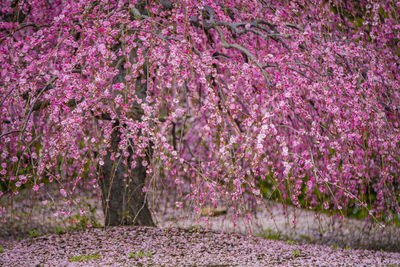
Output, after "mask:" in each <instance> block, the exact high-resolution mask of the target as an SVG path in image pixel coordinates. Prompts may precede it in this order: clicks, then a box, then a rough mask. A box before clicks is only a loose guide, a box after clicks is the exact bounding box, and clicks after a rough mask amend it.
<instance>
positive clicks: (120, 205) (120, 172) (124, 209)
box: [99, 128, 155, 226]
mask: <svg viewBox="0 0 400 267" xmlns="http://www.w3.org/2000/svg"><path fill="white" fill-rule="evenodd" d="M119 141H120V133H119V131H118V128H117V129H116V130H114V132H113V133H112V136H111V147H110V149H109V150H108V153H107V155H106V156H105V157H104V165H103V166H101V168H100V171H101V174H102V176H103V177H102V178H100V180H99V183H100V187H101V192H102V204H103V211H104V215H105V222H104V224H105V226H116V225H143V226H155V224H154V222H153V219H152V216H151V212H150V210H149V208H148V206H147V200H146V193H145V192H143V191H142V189H143V186H144V181H145V179H146V169H145V167H144V166H142V163H141V161H142V159H141V158H139V159H136V167H135V168H134V169H132V170H131V171H128V168H129V167H128V166H130V163H131V162H130V160H128V166H126V163H125V158H124V156H122V155H121V156H119V157H115V158H114V160H113V159H112V157H111V155H112V154H114V155H115V154H117V153H118V151H117V150H118V144H119ZM130 154H131V153H130ZM124 176H127V177H124Z"/></svg>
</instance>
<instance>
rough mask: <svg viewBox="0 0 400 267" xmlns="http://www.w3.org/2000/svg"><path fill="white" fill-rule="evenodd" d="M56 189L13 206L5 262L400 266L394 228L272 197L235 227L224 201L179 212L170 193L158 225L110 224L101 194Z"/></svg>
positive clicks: (2, 246)
mask: <svg viewBox="0 0 400 267" xmlns="http://www.w3.org/2000/svg"><path fill="white" fill-rule="evenodd" d="M56 192H57V190H49V191H48V192H44V193H43V194H37V193H36V195H33V196H32V195H29V191H27V192H22V193H21V195H20V196H19V197H20V198H19V199H16V200H18V201H15V202H14V203H13V204H12V205H9V206H8V210H7V212H6V214H4V215H5V216H3V219H5V220H6V221H5V222H3V223H1V224H0V266H141V265H143V266H185V265H186V266H400V228H399V227H395V226H387V227H385V228H379V226H378V225H376V224H367V223H366V222H365V221H360V220H354V219H349V218H345V219H339V218H334V217H332V216H327V215H326V214H317V213H315V212H312V211H306V210H301V209H296V210H295V209H293V208H290V207H289V208H286V209H282V206H281V205H279V204H277V203H273V202H269V203H265V204H266V205H265V206H263V207H257V210H256V211H255V212H254V214H252V218H251V221H248V220H246V219H245V218H246V216H239V217H238V218H237V220H236V221H235V223H236V225H235V223H234V222H233V220H232V216H233V211H232V209H231V208H227V207H228V206H226V205H225V206H224V205H223V203H222V205H221V206H220V207H219V208H218V209H213V208H204V209H203V210H201V212H200V213H199V214H195V213H193V211H192V210H191V209H190V206H189V205H184V208H182V209H177V208H176V207H175V205H173V203H175V200H174V199H173V196H172V198H171V199H167V197H166V198H162V197H161V198H159V199H157V200H154V201H150V205H151V209H152V211H153V217H154V220H155V221H156V223H157V225H158V227H157V228H149V227H109V228H107V229H104V227H103V226H102V223H101V222H102V221H103V219H104V216H103V214H102V211H101V207H100V205H99V203H100V202H99V201H98V200H96V196H95V195H91V194H87V193H84V192H80V193H79V194H78V196H79V197H78V196H74V197H72V196H71V199H74V202H73V203H72V204H66V203H65V199H63V198H62V197H60V196H59V195H57V194H56ZM85 192H88V191H85ZM50 194H51V197H50V198H49V199H47V198H46V197H45V196H47V195H50ZM165 196H168V197H171V195H166V194H165ZM77 199H79V201H77ZM155 203H156V204H155ZM171 203H172V204H171ZM225 204H226V203H225ZM60 210H64V211H67V210H69V211H71V214H70V215H69V216H63V215H62V214H59V212H60ZM82 211H83V212H82ZM56 214H57V216H55V215H56ZM294 216H296V218H297V219H296V220H297V222H296V224H293V223H292V221H293V218H294ZM71 219H72V220H75V223H72V222H71ZM87 224H91V225H89V226H90V227H89V228H86V227H87ZM85 228H86V229H85ZM311 243H313V244H311ZM365 248H368V249H365Z"/></svg>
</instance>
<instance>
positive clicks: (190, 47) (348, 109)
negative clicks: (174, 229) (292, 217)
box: [0, 0, 400, 220]
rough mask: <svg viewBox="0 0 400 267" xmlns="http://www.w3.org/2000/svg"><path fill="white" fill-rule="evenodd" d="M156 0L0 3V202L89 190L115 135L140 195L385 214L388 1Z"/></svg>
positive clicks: (394, 66) (393, 127)
mask: <svg viewBox="0 0 400 267" xmlns="http://www.w3.org/2000/svg"><path fill="white" fill-rule="evenodd" d="M161 2H162V3H160V1H127V0H118V1H117V0H104V1H95V2H93V1H87V0H81V1H63V0H55V1H42V0H32V1H24V2H15V1H11V0H1V1H0V6H1V10H0V17H1V21H0V51H1V53H0V64H1V72H0V77H1V78H0V96H1V97H0V120H1V123H0V140H1V141H0V151H1V154H0V186H1V187H0V189H1V190H0V194H1V195H3V194H5V195H8V196H9V197H12V196H13V195H16V194H18V192H19V190H20V189H21V188H33V190H35V191H37V190H40V188H41V187H42V186H43V185H44V184H45V183H47V182H52V181H57V182H59V183H60V184H61V185H62V190H63V191H62V194H63V195H65V196H68V195H69V193H70V192H71V191H73V190H74V188H75V187H76V186H77V185H79V184H80V183H81V182H82V181H85V180H93V179H101V177H99V176H98V172H97V170H98V165H103V164H104V161H103V157H104V156H105V153H106V151H107V147H109V146H110V145H111V142H110V139H111V134H112V133H113V131H119V133H120V136H121V140H120V143H119V144H118V148H119V151H120V155H123V156H124V158H125V160H126V162H133V163H132V164H133V165H132V166H131V167H134V165H135V164H138V161H135V160H133V161H132V160H129V158H130V157H132V158H140V159H143V160H142V161H141V163H142V164H143V165H144V166H146V168H147V175H148V177H149V179H148V180H149V184H148V185H147V187H146V188H149V187H151V185H152V184H157V183H158V184H166V185H168V186H170V187H171V188H173V189H178V190H179V191H180V192H181V194H182V197H186V198H187V199H190V200H192V203H194V206H195V209H196V210H198V208H199V207H200V206H202V205H204V203H206V202H211V203H217V201H218V200H220V199H224V200H228V201H232V202H233V203H246V202H247V201H248V199H249V196H251V197H252V198H253V199H256V200H257V199H260V198H261V197H263V196H264V197H265V196H266V195H265V194H264V195H263V194H261V193H260V189H262V188H260V185H261V184H265V183H266V184H269V185H270V187H271V188H270V192H269V193H268V194H267V197H272V198H274V197H277V196H278V195H279V199H280V200H282V201H286V202H287V201H289V202H290V203H292V204H294V205H296V206H300V205H303V206H305V207H307V208H316V207H317V206H320V205H322V206H323V207H324V208H325V209H327V210H337V211H342V210H347V209H349V208H352V207H355V206H358V207H366V208H368V210H369V211H370V215H371V216H374V217H379V216H385V217H386V218H388V219H389V220H391V219H393V218H394V217H395V216H398V215H399V214H400V207H399V206H400V205H399V199H400V194H399V192H400V156H399V153H398V151H399V146H400V125H399V123H400V120H399V119H400V109H399V107H400V91H399V89H400V71H399V68H400V66H399V62H400V59H399V56H400V53H399V48H400V43H399V40H400V24H399V14H400V12H399V11H400V7H399V5H398V4H396V3H395V1H389V0H386V1H374V0H364V1H357V2H349V1H341V0H340V1H333V2H332V3H331V2H330V1H326V3H320V1H314V0H313V1H296V2H293V1H256V0H246V1H242V0H234V1H232V0H229V1H228V0H218V1H217V0H201V1H197V0H196V1H195V0H180V1H173V2H172V1H171V2H169V1H161ZM142 88H144V89H145V90H141V89H142ZM116 122H118V124H116ZM116 125H117V126H116ZM132 151H134V153H132ZM149 151H151V158H150V161H147V160H145V158H146V157H148V156H149V154H150V153H149ZM120 155H113V156H114V157H115V158H118V157H119V156H120ZM139 163H140V161H139ZM276 192H279V194H276ZM277 198H278V197H277Z"/></svg>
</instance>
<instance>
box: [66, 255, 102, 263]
mask: <svg viewBox="0 0 400 267" xmlns="http://www.w3.org/2000/svg"><path fill="white" fill-rule="evenodd" d="M98 259H100V255H97V254H91V255H81V256H75V257H71V258H69V261H70V262H74V261H80V262H82V261H90V260H98Z"/></svg>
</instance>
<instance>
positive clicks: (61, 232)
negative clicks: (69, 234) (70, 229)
mask: <svg viewBox="0 0 400 267" xmlns="http://www.w3.org/2000/svg"><path fill="white" fill-rule="evenodd" d="M56 233H57V234H59V235H63V234H65V233H66V231H65V230H64V229H63V228H61V227H60V226H57V227H56Z"/></svg>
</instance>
